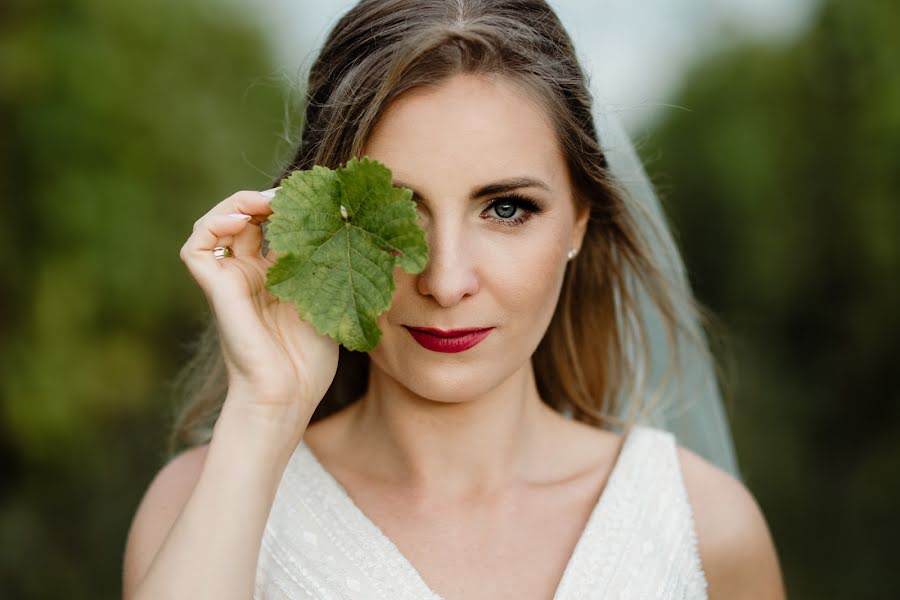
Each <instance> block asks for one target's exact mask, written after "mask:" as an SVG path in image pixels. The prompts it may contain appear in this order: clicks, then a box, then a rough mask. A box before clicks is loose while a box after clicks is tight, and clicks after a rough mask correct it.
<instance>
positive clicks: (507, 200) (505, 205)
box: [485, 194, 540, 227]
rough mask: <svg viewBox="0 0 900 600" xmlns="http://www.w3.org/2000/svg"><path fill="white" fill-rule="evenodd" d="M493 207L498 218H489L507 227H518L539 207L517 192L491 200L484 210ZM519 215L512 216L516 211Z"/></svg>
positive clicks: (537, 210)
mask: <svg viewBox="0 0 900 600" xmlns="http://www.w3.org/2000/svg"><path fill="white" fill-rule="evenodd" d="M491 209H493V210H494V212H495V213H496V214H497V215H498V217H499V218H496V217H490V219H491V220H493V221H496V222H498V223H500V224H501V225H505V226H507V227H518V226H520V225H522V224H523V223H525V221H527V220H528V219H530V218H531V217H532V215H534V214H535V213H537V212H540V207H539V206H538V205H537V204H535V203H534V202H533V201H532V200H530V199H528V198H526V197H525V196H519V195H518V194H508V195H506V196H503V197H501V198H496V199H495V200H493V201H492V202H491V203H490V204H489V205H488V207H487V208H486V209H485V210H491ZM517 211H518V212H519V216H516V217H513V215H515V214H516V212H517Z"/></svg>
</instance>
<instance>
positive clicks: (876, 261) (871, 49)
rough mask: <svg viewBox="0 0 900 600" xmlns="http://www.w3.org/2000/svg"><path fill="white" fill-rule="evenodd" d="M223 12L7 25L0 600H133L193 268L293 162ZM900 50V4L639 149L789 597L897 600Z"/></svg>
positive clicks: (692, 89) (783, 57)
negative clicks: (223, 218) (140, 509)
mask: <svg viewBox="0 0 900 600" xmlns="http://www.w3.org/2000/svg"><path fill="white" fill-rule="evenodd" d="M229 6H232V4H231V3H221V2H215V0H132V1H130V2H127V3H126V2H116V1H115V0H79V1H76V0H47V1H46V2H43V3H34V2H28V1H27V0H6V1H5V2H4V3H3V4H0V132H2V134H0V198H3V200H4V203H3V205H4V206H6V207H7V208H6V209H5V215H4V217H5V218H4V219H3V220H0V394H2V396H0V400H2V410H0V465H2V470H0V597H2V598H4V599H6V598H67V599H80V598H92V599H93V598H118V597H119V594H120V592H119V585H120V576H121V573H120V570H121V559H122V551H123V549H124V542H125V535H126V533H127V528H128V525H129V523H130V520H131V517H132V516H133V513H134V510H135V508H136V507H137V503H138V502H139V500H140V497H141V495H142V494H143V492H144V491H145V489H146V486H147V485H148V484H149V481H150V479H151V478H152V477H153V475H154V474H155V473H156V472H157V470H158V469H159V467H160V466H161V462H162V460H163V456H164V448H163V444H164V440H165V427H166V425H167V424H168V419H169V411H170V408H171V406H170V403H171V399H170V397H169V395H168V388H167V387H166V382H168V381H169V380H170V379H171V378H172V376H173V375H174V374H175V372H176V371H177V368H178V366H179V365H180V364H181V363H182V362H183V361H184V359H185V358H186V356H187V355H188V352H189V350H188V348H187V347H186V344H187V343H188V342H189V341H191V340H192V339H193V338H194V336H195V334H196V333H198V332H199V331H200V329H201V327H202V325H203V320H204V319H205V317H206V314H207V307H206V303H205V300H204V298H203V296H202V293H201V292H200V290H199V288H198V287H197V286H196V284H195V283H194V282H193V280H192V279H191V278H190V276H189V274H188V273H187V271H186V269H185V268H184V267H183V265H182V264H181V262H180V260H179V258H178V251H179V249H180V247H181V244H182V243H183V242H184V240H185V239H186V238H187V236H188V235H189V233H190V229H191V225H192V223H193V221H194V220H196V219H197V218H198V217H199V216H200V215H202V214H203V213H204V212H206V210H208V209H209V208H210V207H211V206H212V205H213V204H214V203H216V202H218V201H219V200H221V199H223V198H225V197H226V196H228V195H229V194H231V193H233V192H234V191H236V190H238V189H254V188H255V189H262V188H264V187H267V186H268V184H269V183H270V181H271V179H272V176H273V174H274V172H275V170H276V167H277V166H278V159H279V157H278V156H277V153H278V152H279V151H285V152H287V151H289V149H288V148H285V147H282V146H281V144H282V142H283V139H282V136H283V129H282V128H283V122H284V119H285V113H284V108H285V106H284V98H285V96H286V95H287V94H289V93H293V90H285V86H284V85H283V83H282V81H280V79H279V78H277V77H273V76H271V72H270V69H271V62H270V59H269V57H268V56H267V49H266V48H267V45H266V44H265V43H264V42H265V40H264V39H263V37H262V35H261V33H260V32H259V31H258V28H257V26H256V25H255V24H254V20H253V18H252V17H251V16H250V15H246V14H241V13H240V12H238V11H237V9H234V8H228V9H226V8H225V7H229ZM898 40H900V5H898V4H897V3H895V2H890V1H889V0H871V1H869V2H851V1H848V0H833V1H831V2H825V3H824V4H823V9H822V11H821V14H820V16H819V18H818V20H817V21H816V23H815V24H814V26H813V27H812V29H811V30H810V31H809V32H808V33H806V34H804V35H803V36H802V38H801V39H798V40H795V41H793V42H791V43H790V44H789V45H786V46H779V47H772V46H764V45H758V44H751V43H735V45H734V47H733V48H731V49H729V50H728V51H719V52H717V53H716V54H714V55H712V56H710V57H708V59H707V60H705V61H704V62H703V63H702V64H700V65H699V66H698V68H697V69H696V70H695V71H694V72H693V73H691V74H690V76H689V77H688V78H687V80H686V82H685V85H684V87H683V89H682V90H681V91H680V92H679V94H678V95H677V98H676V99H675V103H676V104H678V105H680V106H683V107H685V108H687V109H688V110H686V111H672V112H671V113H670V114H668V115H667V117H666V119H665V120H664V121H663V122H661V123H660V124H659V126H658V128H656V130H655V131H654V132H653V134H652V135H651V136H649V137H648V138H647V139H646V141H645V143H644V144H643V147H642V152H643V154H644V157H645V159H646V161H647V164H648V170H649V171H650V172H651V174H652V175H653V176H654V179H655V180H656V182H657V184H658V185H659V188H660V191H661V193H662V195H663V198H664V201H665V203H666V208H667V210H668V212H669V214H670V215H671V217H672V220H673V223H674V225H675V227H676V230H677V232H678V233H679V241H680V243H681V245H682V247H683V248H684V250H685V255H686V260H687V262H688V265H689V269H690V272H691V274H692V279H693V282H694V285H695V288H696V289H697V291H698V295H699V296H700V297H701V299H702V300H703V301H704V302H705V303H706V304H708V305H709V306H711V307H712V308H713V310H714V311H715V312H717V313H718V314H719V315H721V317H722V319H723V321H724V322H725V324H726V326H727V329H728V331H729V332H730V333H731V336H732V337H733V339H734V340H735V342H734V353H735V356H736V358H737V359H738V360H737V361H736V373H737V378H736V380H735V381H734V383H733V386H732V394H733V396H734V399H733V401H732V402H731V403H730V409H731V411H730V412H731V420H732V423H733V427H734V431H735V437H736V445H737V449H738V454H739V458H740V461H741V464H742V467H743V471H744V474H745V478H746V482H747V484H748V486H749V487H750V488H751V490H752V491H753V492H754V494H755V495H756V496H757V498H758V499H759V502H760V505H761V506H762V508H763V510H764V512H765V514H766V516H767V518H768V520H769V523H770V526H771V529H772V532H773V535H774V537H775V540H776V543H777V546H778V550H779V553H780V556H781V560H782V563H783V568H784V571H785V575H786V579H787V583H788V588H789V590H788V591H789V592H790V597H792V598H832V597H853V598H887V597H898V596H900V583H898V579H897V578H896V577H894V576H893V562H894V561H893V555H894V552H893V542H894V540H895V539H897V537H898V533H900V532H898V522H900V519H898V518H897V517H896V516H895V513H894V511H895V507H896V506H898V505H900V478H898V477H897V474H898V473H900V414H898V392H897V386H896V382H895V381H894V380H893V379H892V376H893V375H895V374H896V373H898V372H900V369H898V366H900V365H898V364H897V362H898V360H897V356H898V350H900V348H898V340H900V335H898V334H900V326H898V317H897V307H898V306H900V283H898V282H900V277H898V276H897V275H898V273H900V264H898V263H900V245H898V241H897V235H896V232H897V230H898V225H900V214H898V213H900V208H898V202H897V201H896V198H895V197H896V195H897V194H898V192H900V169H898V168H897V167H896V166H895V163H896V162H897V157H898V156H900V70H898V69H897V65H900V42H898ZM302 58H304V57H298V61H297V62H298V64H299V63H300V61H301V60H302ZM290 134H291V135H296V132H290Z"/></svg>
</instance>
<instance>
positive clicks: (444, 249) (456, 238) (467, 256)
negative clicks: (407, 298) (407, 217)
mask: <svg viewBox="0 0 900 600" xmlns="http://www.w3.org/2000/svg"><path fill="white" fill-rule="evenodd" d="M464 238H465V236H464V232H463V231H462V230H461V229H460V227H459V226H458V224H453V223H450V222H447V221H445V222H444V223H443V226H442V227H441V228H440V229H438V227H433V228H429V230H428V264H427V265H426V266H425V270H424V271H422V272H421V273H419V275H418V276H417V281H416V288H417V289H418V291H419V293H420V294H422V295H426V296H432V297H434V299H435V300H436V301H437V303H438V304H440V305H441V306H443V307H450V306H453V305H454V304H456V303H457V302H459V301H460V300H462V299H463V298H465V297H466V296H467V295H472V294H475V293H477V292H478V287H479V283H478V274H477V272H476V266H477V265H476V262H475V259H476V257H474V256H473V254H475V252H474V251H473V246H474V245H473V244H471V243H467V241H466V240H465V239H464Z"/></svg>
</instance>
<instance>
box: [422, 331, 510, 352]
mask: <svg viewBox="0 0 900 600" xmlns="http://www.w3.org/2000/svg"><path fill="white" fill-rule="evenodd" d="M492 329H493V327H488V328H469V329H451V330H443V329H434V328H431V327H406V330H407V331H409V333H410V334H411V335H412V336H413V338H414V339H415V340H416V341H417V342H419V344H420V345H422V346H423V347H424V348H427V349H428V350H434V351H435V352H462V351H463V350H468V349H469V348H471V347H472V346H474V345H475V344H477V343H478V342H480V341H481V340H483V339H484V338H486V337H487V336H488V334H489V333H490V332H491V330H492Z"/></svg>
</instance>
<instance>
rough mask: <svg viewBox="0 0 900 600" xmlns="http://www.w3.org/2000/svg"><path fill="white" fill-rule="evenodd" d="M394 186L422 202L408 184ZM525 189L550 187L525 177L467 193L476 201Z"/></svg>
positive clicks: (483, 186)
mask: <svg viewBox="0 0 900 600" xmlns="http://www.w3.org/2000/svg"><path fill="white" fill-rule="evenodd" d="M394 186H395V187H405V188H409V189H411V190H412V192H413V198H418V199H419V200H422V199H423V198H424V196H422V194H420V193H419V192H418V191H417V190H416V189H415V188H413V187H412V186H411V185H409V184H406V183H403V182H402V181H394ZM526 187H536V188H541V189H543V190H547V191H548V192H549V191H550V186H548V185H547V184H546V183H544V182H543V181H541V180H540V179H536V178H534V177H526V176H522V177H510V178H508V179H502V180H500V181H495V182H493V183H488V184H487V185H482V186H481V187H475V188H473V189H472V191H471V192H469V199H470V200H477V199H479V198H483V197H485V196H494V195H497V194H502V193H504V192H510V191H512V190H517V189H520V188H526Z"/></svg>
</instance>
